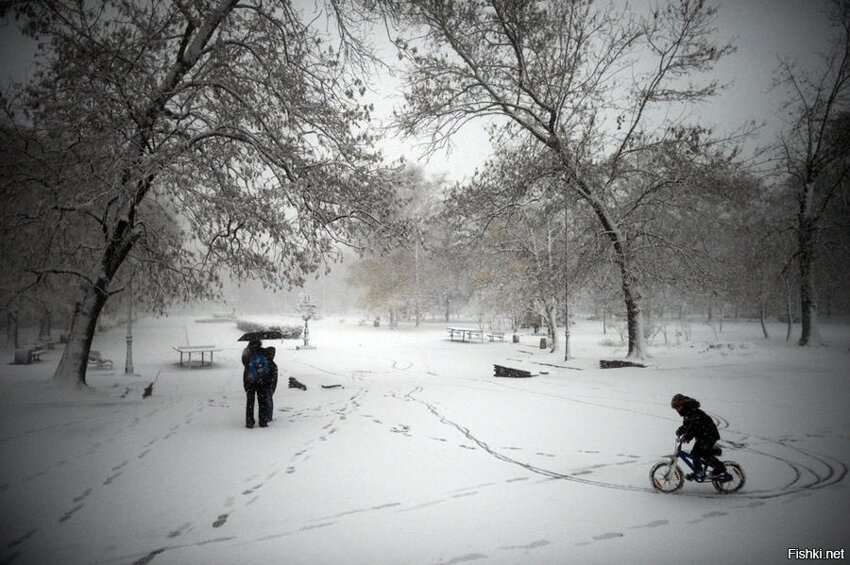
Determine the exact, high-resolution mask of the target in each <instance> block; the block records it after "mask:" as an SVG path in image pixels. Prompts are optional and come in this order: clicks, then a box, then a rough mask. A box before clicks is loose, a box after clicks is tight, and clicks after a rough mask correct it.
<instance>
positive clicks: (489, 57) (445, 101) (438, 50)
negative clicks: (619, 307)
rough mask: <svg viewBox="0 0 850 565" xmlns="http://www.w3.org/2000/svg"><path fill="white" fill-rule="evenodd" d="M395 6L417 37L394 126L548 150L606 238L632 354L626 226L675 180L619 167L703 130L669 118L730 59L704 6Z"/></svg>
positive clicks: (580, 2) (710, 88) (634, 307)
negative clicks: (466, 131)
mask: <svg viewBox="0 0 850 565" xmlns="http://www.w3.org/2000/svg"><path fill="white" fill-rule="evenodd" d="M398 5H399V6H400V7H399V9H398V11H397V13H398V14H399V15H400V19H401V20H402V21H404V22H406V23H407V24H409V25H410V26H411V29H412V30H414V31H419V30H424V37H423V38H421V39H420V40H418V41H417V42H416V43H415V44H414V42H411V43H406V42H404V41H399V42H398V43H399V45H400V46H401V48H402V52H403V53H404V54H405V56H406V58H407V61H408V64H409V72H408V77H407V85H406V99H407V108H406V109H405V111H404V112H401V113H400V114H399V124H400V126H401V127H402V128H403V129H404V130H406V131H408V132H411V133H419V132H420V131H421V130H423V129H424V130H428V131H431V132H432V136H433V137H432V139H433V140H434V143H443V142H445V140H446V139H447V138H448V137H450V136H451V135H452V134H453V133H454V132H455V131H457V130H458V129H459V128H461V127H462V126H463V125H464V124H465V123H467V122H469V121H471V120H474V119H478V118H483V117H494V116H495V117H498V118H503V119H504V118H506V119H507V121H508V122H509V123H511V124H512V126H511V127H508V128H505V129H502V130H496V135H512V136H516V135H518V134H524V135H526V136H528V137H530V138H531V139H532V140H534V142H536V143H538V144H541V145H542V146H543V147H545V148H546V150H548V151H550V152H551V153H552V155H553V156H554V158H555V160H556V161H557V164H558V167H559V172H560V175H561V182H563V183H565V185H566V188H567V190H570V191H573V192H574V193H575V194H576V195H577V196H578V197H579V199H580V200H582V201H583V202H585V203H586V204H587V205H588V206H589V207H590V209H591V210H592V211H593V214H594V215H595V216H596V218H597V220H598V222H599V223H600V225H601V227H602V230H603V231H604V233H605V234H606V237H607V238H608V240H609V243H610V245H611V247H612V249H613V253H614V256H615V259H616V261H617V264H618V269H619V273H620V280H621V288H622V294H623V300H624V303H625V309H626V313H627V319H628V335H629V344H628V356H629V357H642V356H643V347H642V339H643V335H642V333H643V332H642V330H641V316H640V310H641V306H640V303H641V294H640V290H639V288H638V284H637V280H636V278H635V273H634V266H633V258H632V249H631V245H632V243H631V240H630V238H631V234H630V232H629V227H628V222H627V221H625V220H624V215H625V214H627V213H628V209H630V208H632V207H633V206H635V205H636V204H639V203H640V202H641V200H642V199H643V198H645V197H646V196H648V195H651V194H652V193H653V192H654V191H657V190H659V189H660V188H661V187H664V186H667V185H669V184H670V183H673V184H675V183H676V182H677V179H676V178H669V179H664V180H663V182H662V183H660V184H659V183H655V184H653V183H643V184H642V185H641V186H634V185H633V184H632V183H631V176H632V173H633V170H632V168H631V167H632V163H634V162H635V161H634V157H635V156H636V155H637V154H639V153H641V152H643V151H647V150H652V149H653V148H657V147H658V146H659V144H661V143H668V144H675V145H676V146H677V150H680V151H682V152H685V151H699V150H700V148H701V145H702V143H703V141H704V139H705V137H706V135H705V134H706V133H707V132H706V131H705V130H704V129H702V128H699V127H692V126H689V125H688V123H687V121H686V119H685V118H684V117H683V116H686V113H683V112H681V111H680V109H682V108H684V104H687V103H690V102H694V101H698V100H702V99H704V98H705V97H707V96H709V95H711V94H712V93H714V92H715V90H716V88H717V85H716V83H715V82H713V81H707V82H706V83H705V84H702V85H698V84H695V83H694V82H692V81H691V80H690V76H691V75H693V74H694V73H699V72H703V71H708V70H710V69H711V68H712V66H713V65H714V63H715V62H716V61H717V60H718V59H719V58H720V57H722V56H723V55H725V54H727V53H729V52H730V51H731V47H729V46H728V45H718V44H715V42H714V41H713V35H712V31H713V28H712V22H713V19H714V14H715V9H714V8H710V7H708V6H706V5H705V4H704V2H703V1H702V0H683V1H677V2H669V3H667V4H665V5H662V6H660V7H658V8H656V9H654V10H652V11H651V12H650V13H648V14H646V15H645V16H643V17H636V16H634V15H632V14H631V13H629V12H628V11H626V10H620V9H617V8H615V7H612V6H611V5H597V4H594V3H593V2H589V1H584V0H575V1H564V2H536V1H519V2H517V1H508V0H487V1H477V2H444V1H439V0H421V1H419V0H411V1H409V2H403V3H400V4H398ZM420 43H422V44H421V45H420ZM659 106H660V109H661V110H662V111H660V112H659V111H657V110H658V109H659ZM670 110H672V111H670ZM665 111H666V112H665Z"/></svg>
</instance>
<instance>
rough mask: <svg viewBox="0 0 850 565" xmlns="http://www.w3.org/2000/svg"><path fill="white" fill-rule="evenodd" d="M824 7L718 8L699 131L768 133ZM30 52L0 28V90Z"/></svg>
mask: <svg viewBox="0 0 850 565" xmlns="http://www.w3.org/2000/svg"><path fill="white" fill-rule="evenodd" d="M304 1H307V2H313V1H314V0H304ZM622 1H626V0H622ZM629 3H630V4H632V5H633V8H634V10H635V11H639V10H640V9H641V7H642V6H644V5H653V4H655V3H656V2H650V1H649V0H638V1H632V2H629ZM824 5H825V2H824V1H821V0H721V1H720V2H719V8H720V9H719V14H718V21H717V27H718V33H719V34H720V36H721V38H722V39H724V40H727V41H728V40H732V41H734V43H735V45H736V46H737V47H738V51H737V52H736V53H735V54H733V55H731V56H730V57H729V58H728V59H727V60H725V61H722V62H721V64H720V66H719V69H718V73H719V77H720V79H721V80H722V81H723V82H733V84H732V86H731V87H730V88H729V89H728V90H727V91H726V92H724V93H723V94H721V95H720V96H719V97H718V98H717V99H716V100H714V101H713V102H711V103H709V104H706V105H704V106H701V107H700V109H699V116H700V117H701V118H702V119H703V120H704V122H705V123H704V124H703V125H707V126H708V125H710V126H719V127H720V128H725V129H729V130H731V129H734V128H735V127H736V126H738V125H740V124H742V123H744V122H746V121H747V120H750V119H754V120H756V121H757V122H760V121H769V122H771V123H772V124H773V125H774V127H775V126H776V125H777V123H778V120H777V116H776V112H777V110H778V108H779V106H780V103H781V97H782V94H781V92H777V91H773V92H769V89H770V84H771V78H772V76H773V73H774V70H775V69H776V66H777V64H778V61H779V57H791V58H793V59H795V60H798V61H799V62H800V63H801V64H804V65H807V66H810V65H812V64H814V63H815V62H816V61H817V54H818V52H822V51H823V50H825V49H826V48H827V45H826V37H827V36H826V34H825V30H826V24H825V21H826V20H825V18H824V16H823V14H822V7H823V6H824ZM383 35H385V33H384V34H383ZM383 41H384V38H383V37H382V38H379V39H378V43H382V42H383ZM32 52H33V46H32V44H31V43H28V42H26V41H22V40H21V38H20V37H19V35H18V34H17V32H16V31H15V30H14V28H13V24H12V23H10V22H9V21H4V22H2V23H0V61H2V69H0V70H2V72H0V84H2V85H4V87H5V85H7V84H8V83H9V81H10V79H17V80H21V79H24V78H26V77H27V76H28V73H29V72H31V67H30V61H31V58H32ZM384 83H385V84H384V85H383V87H382V88H381V87H379V88H380V92H381V94H380V95H379V111H381V113H384V114H389V112H390V111H391V109H392V108H393V107H394V106H399V105H400V103H401V101H400V97H397V96H394V95H393V92H394V90H395V89H394V86H395V85H397V84H398V83H397V81H394V80H391V79H385V80H384ZM769 131H770V130H768V131H767V132H765V134H766V135H767V134H769ZM773 131H775V129H774V130H773ZM386 139H387V140H386V141H385V143H384V148H383V149H384V151H385V153H386V154H387V156H388V157H391V158H395V157H399V156H404V157H406V158H407V159H408V160H410V161H414V162H415V161H418V160H420V159H419V158H420V153H421V151H420V150H419V149H417V148H416V147H414V143H413V141H412V140H400V139H392V138H386ZM488 151H489V145H488V143H487V140H486V136H485V134H484V133H483V130H482V129H481V128H480V127H476V126H475V125H470V126H467V127H466V128H465V129H463V130H462V131H461V132H460V133H459V134H458V135H457V136H456V137H455V139H454V147H453V148H452V150H451V152H450V153H448V154H447V153H446V152H445V151H440V152H438V153H436V154H434V155H432V156H431V157H430V159H429V160H421V161H420V162H421V163H422V164H423V165H424V166H425V167H426V170H427V171H428V172H429V173H430V174H433V175H446V176H447V177H448V178H449V179H451V180H461V179H463V178H464V177H465V176H468V175H469V174H471V173H472V172H473V171H474V169H475V167H477V166H480V164H481V163H482V162H483V161H484V160H485V159H486V157H487V154H488Z"/></svg>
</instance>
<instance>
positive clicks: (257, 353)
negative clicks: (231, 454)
mask: <svg viewBox="0 0 850 565" xmlns="http://www.w3.org/2000/svg"><path fill="white" fill-rule="evenodd" d="M242 366H243V367H244V370H243V371H242V386H243V387H244V388H245V394H246V401H245V427H247V428H253V427H254V400H255V399H256V404H257V416H258V418H259V420H260V427H261V428H265V427H266V426H268V425H269V420H270V419H271V415H270V413H269V409H270V406H269V401H268V398H267V397H268V390H269V389H268V385H269V382H270V376H269V375H270V373H271V366H270V365H269V362H268V358H267V356H266V352H265V350H264V349H263V347H262V343H261V342H260V341H258V340H254V341H250V342H248V347H246V348H245V349H243V350H242Z"/></svg>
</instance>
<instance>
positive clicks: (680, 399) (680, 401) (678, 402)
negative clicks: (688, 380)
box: [670, 394, 690, 412]
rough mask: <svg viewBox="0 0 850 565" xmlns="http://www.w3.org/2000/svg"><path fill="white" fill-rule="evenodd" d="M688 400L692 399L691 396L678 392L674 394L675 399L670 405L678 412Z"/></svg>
mask: <svg viewBox="0 0 850 565" xmlns="http://www.w3.org/2000/svg"><path fill="white" fill-rule="evenodd" d="M688 400H690V398H688V397H687V396H685V395H684V394H677V395H675V396H673V399H672V400H671V401H670V407H671V408H672V409H673V410H676V411H677V412H678V411H679V409H680V408H682V407H683V406H684V405H685V403H686V402H687V401H688Z"/></svg>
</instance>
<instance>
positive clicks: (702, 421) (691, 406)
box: [670, 394, 726, 480]
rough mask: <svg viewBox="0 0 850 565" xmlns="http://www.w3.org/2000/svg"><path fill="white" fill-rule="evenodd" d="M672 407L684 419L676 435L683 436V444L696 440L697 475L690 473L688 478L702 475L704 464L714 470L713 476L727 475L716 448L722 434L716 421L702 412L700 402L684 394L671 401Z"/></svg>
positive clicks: (695, 462) (693, 453) (692, 452)
mask: <svg viewBox="0 0 850 565" xmlns="http://www.w3.org/2000/svg"><path fill="white" fill-rule="evenodd" d="M670 406H671V407H672V408H673V409H674V410H675V411H676V412H678V413H679V416H681V417H682V425H681V426H680V427H679V429H678V430H676V435H677V436H681V438H682V443H688V442H689V441H691V440H692V439H693V440H696V441H695V442H694V447H693V449H692V450H691V455H693V457H694V470H695V473H693V474H691V473H689V474H688V475H687V476H686V478H687V479H688V480H692V479H693V478H694V476H693V475H694V474H702V466H701V464H702V463H703V462H704V463H705V464H706V465H707V466H709V467H711V468H712V476H718V475H722V474H723V473H725V472H726V467H725V466H724V465H723V463H722V462H721V461H720V460H719V459H718V458H717V455H718V454H719V450H718V449H717V448H716V447H715V446H714V444H715V443H717V441H718V440H719V439H720V432H718V431H717V426H716V425H715V423H714V420H712V419H711V417H710V416H709V415H708V414H706V413H705V412H703V411H702V410H700V403H699V401H697V400H695V399H693V398H690V397H687V396H685V395H684V394H677V395H675V396H674V397H673V399H672V400H671V401H670Z"/></svg>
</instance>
